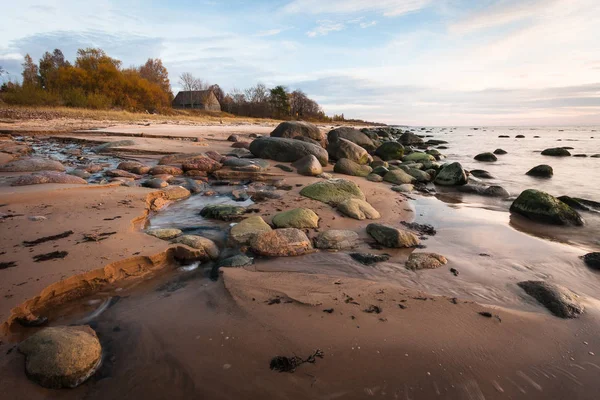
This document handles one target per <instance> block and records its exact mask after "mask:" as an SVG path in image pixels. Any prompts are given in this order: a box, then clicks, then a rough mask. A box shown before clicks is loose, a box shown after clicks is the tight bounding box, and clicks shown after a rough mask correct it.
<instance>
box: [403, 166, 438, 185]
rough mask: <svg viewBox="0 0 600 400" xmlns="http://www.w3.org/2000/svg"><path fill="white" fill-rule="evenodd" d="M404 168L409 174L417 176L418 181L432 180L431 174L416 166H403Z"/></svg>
mask: <svg viewBox="0 0 600 400" xmlns="http://www.w3.org/2000/svg"><path fill="white" fill-rule="evenodd" d="M402 170H403V171H404V172H406V173H407V174H409V175H410V176H412V177H413V178H415V179H416V180H417V182H429V181H431V175H430V174H429V173H427V172H425V171H421V170H420V169H416V168H406V169H404V168H402Z"/></svg>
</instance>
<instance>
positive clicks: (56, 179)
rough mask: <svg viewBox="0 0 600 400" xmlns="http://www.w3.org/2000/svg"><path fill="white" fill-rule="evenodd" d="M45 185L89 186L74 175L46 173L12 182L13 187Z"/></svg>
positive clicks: (26, 176) (19, 178)
mask: <svg viewBox="0 0 600 400" xmlns="http://www.w3.org/2000/svg"><path fill="white" fill-rule="evenodd" d="M43 183H64V184H87V181H86V180H85V179H82V178H79V177H78V176H74V175H68V174H65V173H61V172H53V171H46V172H40V173H37V174H34V175H25V176H20V177H18V178H16V179H15V180H14V181H13V182H12V184H11V186H27V185H39V184H43Z"/></svg>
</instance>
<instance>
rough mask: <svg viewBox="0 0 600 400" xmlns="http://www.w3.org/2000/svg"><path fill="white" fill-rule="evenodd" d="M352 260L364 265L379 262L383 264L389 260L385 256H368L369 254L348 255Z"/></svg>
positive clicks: (388, 257)
mask: <svg viewBox="0 0 600 400" xmlns="http://www.w3.org/2000/svg"><path fill="white" fill-rule="evenodd" d="M350 257H352V259H353V260H356V261H358V262H359V263H361V264H364V265H373V264H376V263H380V262H385V261H387V260H389V259H390V256H388V255H387V254H370V253H350Z"/></svg>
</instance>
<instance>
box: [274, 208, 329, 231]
mask: <svg viewBox="0 0 600 400" xmlns="http://www.w3.org/2000/svg"><path fill="white" fill-rule="evenodd" d="M273 225H275V226H276V227H277V228H298V229H307V228H318V227H319V216H318V215H317V214H315V212H314V211H313V210H310V209H308V208H295V209H293V210H288V211H283V212H280V213H279V214H276V215H275V216H274V217H273Z"/></svg>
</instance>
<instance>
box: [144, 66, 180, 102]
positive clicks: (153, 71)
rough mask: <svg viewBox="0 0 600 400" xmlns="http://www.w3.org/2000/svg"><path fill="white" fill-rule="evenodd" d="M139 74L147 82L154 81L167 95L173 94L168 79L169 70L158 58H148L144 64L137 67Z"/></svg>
mask: <svg viewBox="0 0 600 400" xmlns="http://www.w3.org/2000/svg"><path fill="white" fill-rule="evenodd" d="M139 73H140V76H141V77H142V78H144V79H146V80H148V81H149V82H152V83H155V84H157V85H158V86H160V88H161V89H162V91H163V92H165V93H167V94H168V95H169V96H173V93H172V92H171V82H170V81H169V72H168V71H167V69H166V68H165V67H164V66H163V63H162V60H161V59H160V58H149V59H148V61H146V64H144V65H142V66H141V67H140V69H139Z"/></svg>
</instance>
